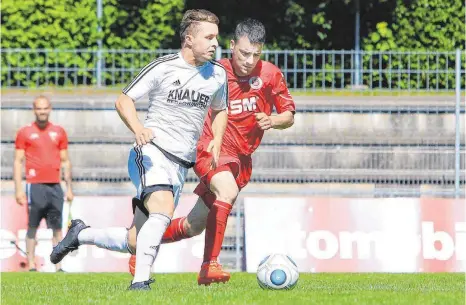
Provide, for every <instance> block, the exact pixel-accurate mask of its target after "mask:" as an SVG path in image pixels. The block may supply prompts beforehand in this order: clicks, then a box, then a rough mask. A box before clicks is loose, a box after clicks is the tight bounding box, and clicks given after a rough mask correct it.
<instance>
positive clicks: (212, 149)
mask: <svg viewBox="0 0 466 305" xmlns="http://www.w3.org/2000/svg"><path fill="white" fill-rule="evenodd" d="M207 152H209V153H211V154H212V164H211V165H210V169H215V168H217V164H218V159H219V158H220V145H218V144H217V143H216V141H215V140H212V141H210V143H209V146H207Z"/></svg>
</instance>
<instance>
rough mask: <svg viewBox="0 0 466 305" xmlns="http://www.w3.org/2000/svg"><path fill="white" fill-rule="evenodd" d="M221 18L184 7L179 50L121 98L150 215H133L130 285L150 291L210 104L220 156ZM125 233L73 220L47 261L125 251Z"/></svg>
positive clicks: (133, 173) (135, 172)
mask: <svg viewBox="0 0 466 305" xmlns="http://www.w3.org/2000/svg"><path fill="white" fill-rule="evenodd" d="M218 23H219V20H218V18H217V17H216V16H215V15H214V14H213V13H211V12H209V11H206V10H189V11H187V12H186V13H185V14H184V16H183V19H182V21H181V26H180V36H181V41H182V48H181V51H180V52H179V53H176V54H171V55H167V56H163V57H160V58H158V59H156V60H154V61H152V62H151V63H149V64H148V65H147V66H145V67H144V68H143V69H142V70H141V72H140V73H139V74H138V75H137V76H136V78H134V80H133V81H132V82H131V83H129V84H128V86H127V87H126V88H124V89H123V93H122V94H121V95H120V96H119V97H118V99H117V101H116V109H117V111H118V114H119V115H120V118H121V119H122V121H123V122H124V123H125V124H126V126H127V127H128V128H129V129H130V130H131V131H132V132H133V133H134V135H135V139H136V143H135V146H134V147H133V148H132V149H131V151H130V156H129V159H128V172H129V175H130V178H131V181H132V182H133V184H134V185H135V186H136V188H137V196H136V197H137V199H139V202H140V203H141V204H142V203H143V205H144V208H146V209H147V211H148V212H149V217H148V218H147V217H146V216H144V215H143V214H142V213H138V211H136V213H135V220H134V223H135V224H136V228H137V231H138V234H137V248H136V261H137V262H136V272H135V276H134V279H133V281H132V283H131V285H130V287H129V289H130V290H148V289H150V286H149V284H151V283H152V282H153V281H152V280H151V279H150V272H151V268H152V265H153V263H154V260H155V258H156V256H157V252H158V249H159V246H160V241H161V239H162V236H163V234H164V232H165V230H166V228H167V227H168V225H169V224H170V221H171V218H172V216H173V212H174V209H175V207H176V205H177V203H178V199H179V197H180V194H181V190H182V188H183V184H184V181H185V178H186V174H187V172H188V169H189V168H190V167H192V166H193V165H194V162H195V159H196V146H197V141H198V139H199V137H200V135H201V133H202V128H203V124H204V120H205V117H206V114H207V111H208V110H209V107H210V108H211V109H212V111H213V113H214V114H215V117H214V118H213V120H212V129H213V131H214V139H213V140H212V141H211V143H210V144H209V148H210V151H211V152H212V154H213V161H212V166H213V167H215V166H216V161H217V160H218V158H219V154H220V147H221V144H222V138H223V134H224V132H225V128H226V124H227V114H226V111H225V109H226V106H227V99H228V82H227V77H226V72H225V69H224V68H223V67H222V66H221V65H220V64H218V63H216V62H215V61H212V57H213V55H214V54H215V49H216V48H217V46H218V41H217V35H218ZM146 94H148V95H149V109H148V111H147V115H146V119H145V122H144V125H143V124H141V122H140V121H139V119H138V117H137V113H136V108H135V106H134V101H137V100H139V99H140V98H141V97H143V96H145V95H146ZM138 215H140V217H141V221H140V222H139V224H138ZM127 238H128V237H127V230H126V228H109V229H95V228H89V227H88V226H86V225H85V223H84V222H83V221H82V220H79V219H77V220H73V221H72V223H71V226H70V228H69V230H68V233H67V235H66V236H65V238H64V239H63V240H62V241H61V242H60V243H59V244H58V245H57V246H56V247H55V248H54V249H53V252H52V254H51V255H50V260H51V261H52V262H53V263H58V262H60V261H61V260H62V259H63V257H65V256H66V254H68V253H69V252H71V251H73V250H76V249H77V248H78V247H79V246H80V245H82V244H93V245H97V246H99V247H102V248H107V249H110V250H114V251H120V252H128V245H127Z"/></svg>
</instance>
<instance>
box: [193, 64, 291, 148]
mask: <svg viewBox="0 0 466 305" xmlns="http://www.w3.org/2000/svg"><path fill="white" fill-rule="evenodd" d="M219 62H220V63H221V64H222V65H223V66H224V67H225V70H226V71H227V76H228V92H229V93H228V97H229V105H228V109H227V111H228V124H227V128H226V130H225V135H224V137H223V145H222V150H225V151H227V152H228V153H229V154H233V155H238V154H241V155H251V154H252V153H253V152H254V151H255V150H256V149H257V147H258V146H259V144H260V142H261V140H262V137H263V135H264V131H263V130H262V129H260V127H259V125H258V124H257V121H256V117H255V113H258V112H264V113H265V114H267V115H271V114H272V109H273V108H274V107H275V110H276V111H277V113H282V112H285V111H292V112H294V111H295V104H294V101H293V98H292V97H291V95H290V92H289V91H288V88H287V86H286V82H285V80H284V78H283V74H282V72H281V71H280V69H279V68H278V67H277V66H275V65H274V64H272V63H269V62H267V61H262V60H259V62H258V63H257V65H256V67H255V68H254V70H253V71H252V72H251V74H250V75H248V76H244V77H240V76H237V75H236V74H235V73H234V72H233V67H232V63H231V59H226V58H224V59H221V60H220V61H219ZM211 116H212V111H211V110H210V111H209V113H208V117H207V119H206V121H205V123H204V130H203V135H202V136H201V139H202V140H210V139H212V138H213V133H212V127H211Z"/></svg>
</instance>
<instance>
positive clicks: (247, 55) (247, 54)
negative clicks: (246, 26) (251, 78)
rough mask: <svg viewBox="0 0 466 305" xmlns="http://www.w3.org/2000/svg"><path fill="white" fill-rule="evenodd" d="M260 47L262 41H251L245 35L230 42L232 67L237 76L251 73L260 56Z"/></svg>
mask: <svg viewBox="0 0 466 305" xmlns="http://www.w3.org/2000/svg"><path fill="white" fill-rule="evenodd" d="M262 47H263V44H262V43H251V42H250V41H249V38H247V37H245V36H243V37H241V38H240V39H239V40H238V41H234V40H232V41H231V42H230V48H231V52H232V58H233V69H234V70H235V73H236V74H237V75H238V76H246V75H249V74H251V72H252V70H253V69H254V68H255V67H256V65H257V62H258V61H259V59H260V57H261V53H262Z"/></svg>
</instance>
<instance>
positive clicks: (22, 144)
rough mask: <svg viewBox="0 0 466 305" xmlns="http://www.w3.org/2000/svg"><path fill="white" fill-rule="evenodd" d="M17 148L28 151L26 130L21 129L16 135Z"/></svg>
mask: <svg viewBox="0 0 466 305" xmlns="http://www.w3.org/2000/svg"><path fill="white" fill-rule="evenodd" d="M15 148H16V149H26V134H25V132H24V128H21V129H20V130H19V131H18V133H17V134H16V140H15Z"/></svg>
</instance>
